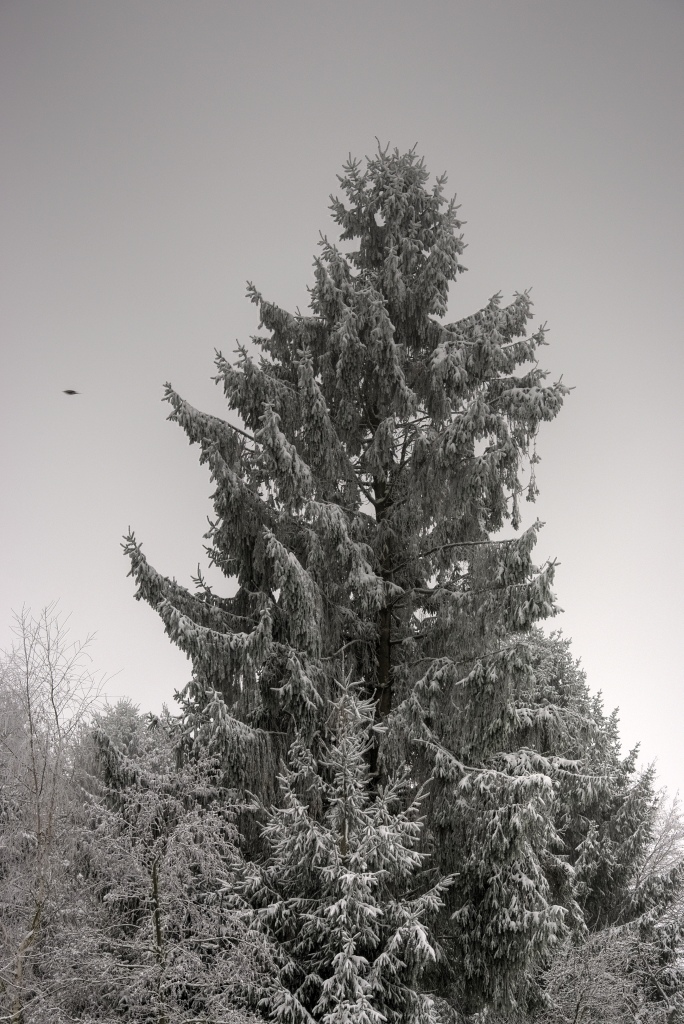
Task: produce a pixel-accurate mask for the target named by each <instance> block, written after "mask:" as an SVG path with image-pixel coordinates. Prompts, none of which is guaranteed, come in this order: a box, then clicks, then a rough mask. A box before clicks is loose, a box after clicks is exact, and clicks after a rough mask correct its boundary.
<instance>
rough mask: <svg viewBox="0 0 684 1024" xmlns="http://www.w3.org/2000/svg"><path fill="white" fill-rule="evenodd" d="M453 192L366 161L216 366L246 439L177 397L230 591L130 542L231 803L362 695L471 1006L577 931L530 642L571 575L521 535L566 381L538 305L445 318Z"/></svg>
mask: <svg viewBox="0 0 684 1024" xmlns="http://www.w3.org/2000/svg"><path fill="white" fill-rule="evenodd" d="M445 181H446V179H445V178H440V179H438V180H437V181H436V183H435V184H434V185H432V186H431V187H430V186H429V184H428V182H429V175H428V172H427V170H426V168H425V166H424V164H423V162H422V160H420V159H419V158H418V157H417V156H416V154H415V152H414V151H411V152H409V153H406V154H400V153H399V152H397V151H394V152H391V151H389V150H380V151H378V153H377V154H376V156H375V157H373V158H372V159H368V160H367V161H366V163H365V165H363V164H361V163H359V162H357V161H353V160H351V159H350V161H349V162H348V163H347V165H346V166H345V168H344V174H343V175H342V176H341V177H340V186H341V191H342V194H343V198H341V199H340V198H333V200H332V206H331V209H332V213H333V218H334V220H335V222H336V224H337V225H338V226H339V228H340V244H333V243H332V242H330V241H328V240H327V239H326V238H324V239H323V240H322V241H321V243H320V254H319V256H318V257H317V258H316V260H315V264H314V271H315V279H314V283H313V286H312V288H311V302H310V312H309V313H308V314H307V315H301V314H299V313H296V314H293V313H288V312H286V311H285V310H283V309H281V308H280V307H279V306H277V305H275V304H273V303H271V302H269V301H267V300H266V299H264V298H263V297H262V296H261V295H260V293H259V292H258V291H257V290H256V289H255V288H254V287H252V286H251V285H250V287H249V292H248V294H249V297H250V298H251V300H252V302H254V303H255V304H256V305H257V306H258V308H259V313H260V318H261V324H262V327H263V328H264V331H265V333H264V334H263V335H262V336H259V337H257V338H254V339H253V342H254V344H253V346H252V347H251V348H249V349H248V348H246V347H245V348H240V349H239V350H238V354H237V359H236V360H235V361H234V362H229V361H228V360H227V359H225V358H224V357H223V355H221V354H218V356H217V359H216V366H217V371H218V372H217V376H216V381H217V383H219V384H220V385H221V386H222V387H223V390H224V392H225V396H226V399H227V403H228V407H229V408H230V409H231V410H233V411H234V413H237V414H238V416H239V423H240V426H239V427H238V426H235V425H233V424H232V423H231V422H228V421H224V420H222V419H219V418H217V417H214V416H210V415H207V414H204V413H202V412H200V411H198V410H197V409H195V408H193V407H192V406H191V405H190V404H189V403H188V402H187V401H186V400H185V399H183V398H182V397H181V396H180V395H179V394H178V393H177V392H176V391H175V390H174V389H173V388H172V387H171V386H170V385H167V387H166V394H165V399H166V400H167V401H168V402H169V403H170V404H171V406H172V412H171V414H170V419H172V420H174V421H176V422H177V423H179V424H180V425H181V426H182V428H183V429H184V430H185V432H186V434H187V436H188V438H189V440H190V442H191V443H197V444H199V445H200V449H201V455H200V460H201V461H202V462H203V463H206V464H207V465H208V467H209V469H210V472H211V476H212V480H213V482H214V484H215V490H214V494H213V502H214V508H215V518H214V519H213V521H211V523H210V529H209V532H208V534H207V538H208V541H209V544H208V547H207V551H208V554H209V558H210V560H211V562H212V563H213V564H214V565H215V566H217V567H218V568H219V569H220V570H221V571H222V572H223V573H224V574H225V576H226V578H227V580H229V581H231V584H232V596H223V595H219V594H217V593H215V592H214V591H213V590H212V589H211V588H210V587H209V586H208V585H207V583H206V582H205V581H204V580H203V579H202V578H201V577H198V579H197V580H196V581H195V583H196V591H195V592H194V593H193V592H191V591H190V590H188V589H186V588H185V587H183V586H181V585H180V584H178V583H176V582H175V581H172V580H170V579H169V578H167V577H165V576H163V575H161V574H160V573H159V572H157V571H156V570H155V569H154V568H153V567H152V566H151V565H150V564H149V563H148V562H147V560H146V558H145V556H144V555H143V554H142V552H141V549H140V545H139V544H138V543H137V541H136V539H135V537H134V536H133V534H131V535H130V536H129V537H128V538H127V539H126V540H127V542H126V545H125V550H126V553H127V554H128V555H129V556H130V559H131V564H132V569H131V571H132V574H133V576H134V577H135V580H136V583H137V587H138V589H137V597H138V598H143V599H145V600H146V601H148V602H149V603H150V604H151V605H152V607H154V608H155V609H156V610H157V612H158V613H159V615H160V616H161V618H162V620H163V623H164V626H165V629H166V631H167V633H168V635H169V636H170V637H171V639H172V640H173V641H174V642H175V643H176V644H177V645H178V646H179V647H180V648H181V649H182V650H183V651H184V652H185V653H186V654H187V655H188V657H190V658H191V660H192V667H193V671H192V680H191V682H190V683H189V684H188V685H187V687H186V688H185V690H184V692H183V693H182V695H181V702H182V707H183V711H184V715H185V720H186V724H187V730H188V736H189V737H190V738H191V739H192V741H193V742H195V743H200V744H203V745H209V746H212V747H214V748H215V749H217V750H218V751H220V753H221V754H222V756H223V758H224V762H225V766H226V772H227V773H228V774H229V776H230V778H231V784H232V785H233V786H234V788H235V789H236V790H238V791H250V792H251V793H254V794H256V795H258V796H259V798H260V799H261V801H262V802H264V803H266V804H268V803H275V804H277V803H279V802H280V801H281V800H282V794H279V792H278V781H277V780H278V774H279V772H280V770H281V767H280V766H281V764H282V763H284V762H285V760H286V755H287V752H288V749H289V747H290V746H291V744H292V742H293V741H294V739H295V737H298V739H297V742H301V741H302V738H303V739H304V742H305V743H306V744H308V745H309V746H310V748H311V750H312V753H313V755H314V758H318V757H319V755H322V754H323V753H324V750H325V743H326V742H327V741H328V739H329V736H328V732H327V726H326V721H327V718H328V715H329V707H330V703H329V702H330V699H331V698H334V697H335V684H336V682H339V681H340V680H341V679H342V673H343V665H344V666H346V668H345V669H344V671H349V670H351V672H352V677H353V679H354V680H358V681H360V682H362V684H363V696H364V697H365V698H367V699H369V700H370V701H372V705H373V707H374V715H375V721H376V728H375V729H374V730H373V732H372V736H373V742H372V744H371V746H370V749H369V751H368V753H367V758H368V768H369V771H368V781H367V785H368V786H369V788H370V795H371V796H372V795H373V794H374V793H376V794H378V795H380V794H381V793H382V789H383V786H384V784H385V781H386V779H387V778H388V777H389V775H391V774H392V772H393V771H394V770H395V769H396V768H398V767H399V768H400V767H402V766H408V768H409V769H410V772H411V776H412V779H413V781H414V784H415V785H418V784H422V783H424V782H425V781H426V780H428V779H429V780H430V782H429V785H428V791H427V796H426V798H425V800H424V803H423V805H422V807H423V812H424V830H423V837H424V843H425V849H426V850H427V851H428V852H429V861H428V865H429V869H430V870H431V871H432V872H433V874H434V878H435V880H438V879H439V878H440V877H444V876H446V875H451V874H456V876H457V877H456V882H455V884H454V885H453V886H452V887H451V888H450V889H449V890H448V893H447V895H446V896H445V901H446V903H447V904H448V905H447V908H446V909H445V910H444V912H443V927H442V935H441V938H440V941H441V944H442V947H443V948H444V949H445V950H446V951H447V954H448V957H449V958H450V962H451V965H452V969H451V972H445V971H444V968H443V965H442V968H440V976H439V978H438V979H437V982H438V984H439V986H440V987H441V989H442V990H443V991H445V992H450V993H451V994H452V995H454V996H455V997H456V998H458V999H459V1000H460V1001H461V1005H463V1006H466V1007H473V1006H477V1005H481V1004H483V1003H486V1002H490V1003H497V1004H499V1005H504V1006H506V1005H508V1006H511V1005H515V1004H516V1002H518V1003H519V1002H520V999H521V997H522V996H523V995H524V993H525V991H526V988H527V987H528V985H529V984H530V981H531V978H532V975H533V972H534V967H535V964H536V963H537V962H538V960H539V958H540V957H543V955H544V954H545V952H546V951H547V950H548V949H549V948H550V946H551V945H553V943H554V942H555V941H556V940H557V938H558V937H559V936H560V935H561V934H562V933H563V932H564V930H565V929H566V928H567V917H568V915H567V912H566V909H564V908H563V906H562V905H561V904H565V906H566V908H567V907H570V908H571V911H573V912H574V913H575V914H578V913H579V909H578V907H577V905H576V903H574V900H573V894H572V885H571V877H570V875H571V872H570V869H569V868H568V866H567V865H566V864H565V862H564V861H563V860H562V859H561V857H560V856H559V851H560V850H561V843H560V840H559V837H558V834H557V832H556V830H555V827H554V809H553V805H554V793H555V787H556V785H557V781H558V779H559V778H560V777H561V776H563V774H565V775H567V773H568V772H572V770H573V764H572V763H571V760H569V759H567V758H565V759H564V758H562V757H559V756H556V754H557V752H558V751H563V750H565V749H567V748H569V746H570V745H571V744H569V742H567V741H566V740H564V739H563V737H564V735H566V734H568V733H569V732H571V731H572V730H573V729H575V728H577V715H576V713H575V712H574V711H573V712H572V714H569V713H566V709H564V707H563V706H562V704H558V703H554V702H553V701H552V700H550V699H549V696H548V694H547V693H546V692H545V690H544V686H543V684H542V682H540V679H539V676H538V673H537V672H536V669H535V658H534V652H533V650H532V647H531V646H530V644H529V642H528V640H529V632H530V630H531V628H532V626H533V625H534V624H535V623H536V622H538V621H539V620H541V619H544V618H545V617H547V616H550V615H553V614H554V611H555V608H554V597H553V593H552V590H551V587H552V582H553V574H554V565H553V564H546V565H544V566H543V567H541V568H537V567H535V565H534V563H533V559H532V549H533V547H534V544H535V540H536V538H537V534H538V530H539V527H540V524H539V523H538V522H536V523H533V524H532V525H531V526H530V527H529V528H527V529H526V530H525V531H524V532H521V533H518V532H517V531H518V528H519V527H520V525H521V514H520V499H521V498H522V497H523V496H526V497H527V499H528V500H534V497H535V494H536V486H535V479H534V463H535V462H536V461H537V458H536V453H535V448H534V441H535V437H536V434H537V430H538V428H539V426H540V424H541V422H542V421H548V420H552V419H553V418H554V417H555V416H556V414H557V413H558V411H559V410H560V408H561V405H562V402H563V397H564V395H565V394H566V392H567V389H566V388H565V386H564V385H563V384H562V383H561V382H558V383H555V384H550V385H549V384H547V383H545V379H546V376H547V374H546V372H545V371H544V370H543V369H542V368H541V367H540V366H539V365H538V363H537V355H538V350H539V348H540V347H541V346H542V345H543V344H544V343H545V332H544V328H539V329H537V330H536V331H535V332H533V333H528V330H527V328H528V324H529V321H530V318H531V301H530V298H529V296H528V294H527V293H519V294H516V295H515V296H514V298H513V300H512V301H511V302H510V303H509V304H503V303H502V302H501V299H500V297H499V296H498V295H495V296H494V297H493V298H492V299H491V300H490V301H489V302H488V303H487V305H486V306H485V307H484V308H483V309H481V310H479V311H478V312H476V313H474V314H472V315H470V316H466V317H464V318H462V319H459V320H457V321H455V322H448V320H447V299H448V290H449V286H450V285H451V283H452V282H454V281H455V280H456V278H457V276H458V275H459V273H460V272H461V271H462V270H463V269H464V268H463V267H462V266H461V264H460V262H459V258H460V256H461V254H462V251H463V247H464V246H463V242H462V238H461V235H460V234H459V230H460V226H461V225H460V222H459V220H458V216H457V207H456V205H455V203H454V201H453V200H451V201H449V200H447V199H446V198H445V196H444V186H445ZM350 243H351V244H350ZM257 350H260V355H259V356H258V357H257V356H256V351H257ZM507 524H508V525H509V526H510V527H512V528H513V530H509V533H511V534H512V536H511V537H509V538H508V539H500V538H498V539H497V538H496V535H497V533H498V532H499V531H501V529H502V527H504V526H505V525H507ZM493 538H494V539H493ZM227 590H228V588H227ZM532 646H533V645H532ZM343 659H344V661H343ZM319 812H320V814H321V815H322V816H324V815H325V813H326V808H324V807H321V808H320V809H319Z"/></svg>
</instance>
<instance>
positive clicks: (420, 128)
mask: <svg viewBox="0 0 684 1024" xmlns="http://www.w3.org/2000/svg"><path fill="white" fill-rule="evenodd" d="M683 110H684V3H682V0H640V2H637V0H572V2H570V3H568V2H567V0H559V2H554V0H538V2H533V0H477V2H476V0H471V2H466V0H445V2H435V0H420V2H419V3H418V2H411V3H408V2H403V0H363V2H357V0H343V2H341V3H340V2H338V3H333V2H328V0H318V2H313V0H311V2H306V3H305V2H300V0H278V2H263V3H262V2H259V0H249V2H247V0H245V2H240V3H238V2H229V0H223V2H207V0H193V2H192V3H188V2H181V0H144V2H140V0H134V2H124V0H107V2H105V0H100V2H92V0H87V2H86V0H43V2H39V3H38V2H33V0H3V2H2V4H1V5H0V117H1V122H0V133H1V134H0V140H1V142H0V145H1V146H2V161H1V165H0V166H1V171H0V173H1V176H2V190H1V198H0V203H1V208H0V216H1V223H0V247H1V250H2V268H1V279H0V289H1V310H0V315H1V317H2V322H1V331H2V335H1V349H2V355H1V359H2V363H1V374H2V378H1V379H2V385H3V397H2V406H1V408H2V432H1V435H0V436H1V438H2V442H1V461H2V465H1V476H0V480H1V481H2V501H1V502H0V531H1V552H0V554H1V564H0V646H2V645H4V644H6V643H7V641H8V636H9V624H10V618H11V610H12V609H18V608H20V607H21V606H22V604H27V605H30V606H31V607H32V608H33V609H34V611H38V610H39V609H40V608H41V606H43V605H44V604H45V603H47V602H49V601H51V600H54V599H59V601H60V606H61V608H62V611H63V612H64V613H65V614H66V613H71V628H72V634H73V636H74V637H80V638H82V637H84V636H85V635H86V634H88V633H91V632H96V634H97V636H96V639H95V641H94V643H93V645H92V649H91V652H92V655H93V659H94V667H95V668H96V669H98V670H100V671H103V672H105V673H106V674H108V675H109V676H113V678H112V679H111V681H110V683H109V691H110V693H111V694H112V695H128V696H131V697H133V698H134V699H135V700H136V701H137V702H138V703H139V704H140V706H141V707H142V708H143V709H144V710H148V709H150V710H155V709H156V710H158V709H159V708H160V706H161V704H162V702H168V703H170V704H172V703H173V692H174V689H176V688H179V687H181V686H182V685H184V683H185V682H186V681H187V679H188V678H189V672H190V668H189V663H188V662H187V661H186V660H185V657H184V656H183V655H182V654H181V653H180V652H179V651H178V650H177V649H176V648H174V647H172V646H171V644H170V643H169V641H168V640H167V638H166V636H165V635H164V633H163V629H162V626H161V622H160V620H159V619H158V618H157V616H156V615H155V614H154V613H153V612H152V611H151V610H150V609H149V607H148V606H147V605H144V604H142V603H137V602H135V601H134V600H133V585H132V581H131V580H130V578H127V577H126V572H127V565H126V562H125V561H124V558H123V557H122V552H121V549H120V546H119V545H120V542H121V536H122V534H123V533H125V532H126V530H127V528H128V526H129V525H130V526H131V527H132V528H134V530H135V532H136V534H137V536H138V538H139V539H140V540H142V541H143V543H144V550H145V552H146V553H147V555H148V557H149V559H150V560H151V562H152V564H153V565H154V566H155V567H156V568H157V569H159V570H160V571H161V572H163V573H164V574H166V575H169V576H176V577H177V578H178V579H179V580H180V581H181V582H183V583H187V584H190V575H191V574H192V573H194V572H195V571H196V567H197V564H198V562H200V563H202V565H205V564H206V558H205V556H204V552H203V543H204V541H203V539H202V534H203V533H204V532H205V530H206V516H207V515H208V514H209V512H210V511H211V506H210V502H209V500H208V499H209V494H210V491H211V488H210V484H209V480H208V475H207V473H206V471H205V470H204V469H203V468H201V467H199V465H198V462H197V452H196V449H194V448H190V447H189V446H188V445H187V442H186V439H185V435H184V434H183V433H182V431H181V430H180V429H179V428H178V427H177V426H175V425H173V424H170V423H168V422H166V415H167V413H168V406H166V405H162V404H161V401H160V399H161V394H162V386H163V384H164V382H165V381H167V380H169V381H171V382H172V383H173V385H174V387H175V388H176V389H177V390H179V391H180V392H181V394H182V395H183V396H184V397H186V398H187V399H188V400H189V401H190V402H191V403H192V404H193V405H196V406H199V407H200V408H202V409H204V410H206V411H208V412H213V413H216V414H219V415H221V414H223V413H224V411H225V406H224V403H223V401H222V399H221V394H220V392H219V390H218V388H217V387H216V386H215V385H214V384H213V383H212V381H211V376H212V374H213V373H214V366H213V358H214V349H215V348H219V349H221V350H222V351H223V352H224V353H225V354H226V355H230V353H231V352H232V351H233V350H234V348H235V342H236V340H240V341H247V340H248V338H249V336H250V334H252V333H254V332H255V330H256V327H257V324H256V319H255V309H254V307H253V306H251V305H250V304H249V303H248V302H247V300H246V299H245V297H244V294H245V282H246V280H248V279H249V280H252V281H253V282H254V283H255V285H256V286H257V287H258V288H259V290H260V291H261V292H263V293H264V295H265V296H266V297H267V298H269V299H271V300H273V301H276V302H278V303H279V304H281V305H284V306H286V307H288V308H294V307H296V306H298V305H299V306H300V307H301V308H302V309H304V308H305V307H306V305H307V291H306V287H307V285H309V284H311V282H312V258H313V256H314V254H315V252H316V245H317V241H318V238H319V231H322V232H324V233H326V232H327V233H328V234H329V235H330V236H331V238H333V237H335V236H334V225H333V224H332V222H331V219H330V214H329V211H328V202H329V198H328V197H329V194H330V193H331V192H334V191H335V189H336V184H337V180H336V174H338V173H339V172H340V171H341V167H342V164H343V162H344V160H345V159H346V157H347V155H348V154H349V153H350V152H351V153H352V154H354V155H356V156H363V155H365V154H367V153H371V152H373V151H374V149H375V148H376V142H375V137H376V136H377V137H379V138H380V140H381V141H382V142H383V143H386V142H390V143H391V144H392V145H393V146H395V145H396V146H398V147H399V148H400V149H402V150H403V149H407V148H409V147H410V146H412V145H413V144H417V147H418V151H419V152H420V153H421V154H423V155H424V157H425V160H426V164H427V167H428V168H429V169H430V171H431V172H432V173H433V174H435V175H436V174H439V173H441V172H443V171H446V172H447V173H448V175H449V188H450V189H451V191H453V192H455V193H456V194H457V195H458V200H459V202H460V203H461V211H460V213H461V216H462V217H463V219H464V220H465V221H466V224H465V227H464V235H465V241H466V242H467V244H468V248H467V249H466V252H465V255H464V262H465V264H466V265H467V266H468V268H469V272H468V273H467V274H465V275H462V276H461V277H460V278H459V281H458V284H457V285H456V286H455V288H454V290H453V292H452V298H451V304H450V310H449V313H450V317H451V318H452V319H455V318H457V317H459V316H463V315H466V314H468V313H471V312H474V311H475V310H476V309H478V308H480V307H481V306H482V305H484V304H485V302H486V301H487V299H488V298H489V297H490V295H492V294H493V293H495V292H497V291H499V290H501V291H502V293H503V296H504V299H506V300H510V298H511V297H512V294H513V292H514V291H516V290H522V289H525V288H530V287H531V288H532V296H533V299H534V302H535V313H536V317H537V319H538V321H541V322H547V324H548V326H549V328H550V330H549V335H548V340H549V348H548V349H546V350H544V352H543V354H542V360H543V361H545V363H546V365H547V366H548V368H549V369H550V370H551V371H552V375H553V377H554V378H556V377H558V376H559V375H560V374H561V373H562V374H563V378H564V380H565V382H566V383H568V384H571V385H574V386H575V390H574V391H573V392H572V394H571V396H570V397H569V398H568V400H567V402H566V406H565V408H564V410H563V411H562V413H561V415H560V416H559V418H558V419H557V420H556V421H555V422H554V423H553V424H551V425H547V426H546V427H544V428H543V429H542V432H541V437H540V445H539V450H540V454H541V456H542V463H541V465H540V466H539V467H538V474H537V477H538V483H539V487H540V490H541V495H540V498H539V500H538V502H537V505H536V507H535V506H531V507H530V506H528V509H529V512H528V517H527V523H529V522H530V521H532V520H533V519H534V518H535V517H536V516H537V515H539V516H540V517H541V518H542V519H543V520H544V521H545V522H546V524H547V525H546V527H545V529H544V531H543V532H542V535H541V539H540V541H539V545H538V548H537V553H538V561H540V562H542V561H543V560H544V559H545V558H546V557H557V558H558V560H559V561H560V563H561V564H560V567H559V569H558V574H557V587H556V589H557V594H558V598H559V603H560V605H561V607H562V608H563V609H564V614H563V615H562V616H560V617H559V618H558V619H557V620H556V624H557V625H558V626H560V627H562V629H563V630H564V632H565V633H566V635H569V636H571V637H572V638H573V648H574V652H575V654H576V656H578V657H580V658H581V659H582V663H583V665H584V667H585V668H586V670H587V674H588V680H589V684H590V686H591V688H592V689H593V690H602V691H603V694H604V697H605V703H606V706H607V708H609V709H610V708H612V707H614V706H616V705H619V707H620V713H621V722H622V735H623V740H624V745H625V747H629V746H631V745H632V744H634V743H636V742H637V741H639V740H640V741H641V744H642V751H643V755H644V759H645V760H651V759H653V758H658V764H659V770H660V778H661V781H662V783H664V784H666V785H667V786H668V788H669V789H670V790H672V791H674V790H676V789H678V788H679V787H680V786H681V787H682V789H684V785H682V784H683V783H684V742H682V711H683V709H684V699H683V682H684V672H683V669H682V652H681V646H682V620H683V618H684V601H683V599H682V575H683V571H684V543H683V541H682V522H681V520H682V511H681V510H682V502H683V499H684V483H683V479H682V475H683V474H682V470H683V459H682V451H683V448H684V436H683V435H684V431H683V427H682V423H683V414H682V387H683V385H682V370H683V368H684V367H683V364H684V358H683V355H682V340H683V338H682V324H681V305H682V299H681V295H682V281H683V280H684V216H683V212H684V200H683V197H682V191H683V190H682V173H683V171H682V168H683V167H684V124H683V123H682V122H683V117H682V112H683ZM64 388H73V389H76V390H78V391H80V392H81V394H80V395H77V396H74V397H72V398H69V397H67V396H65V395H64V394H62V390H63V389H64ZM209 577H210V578H211V579H215V575H212V574H211V573H209Z"/></svg>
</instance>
